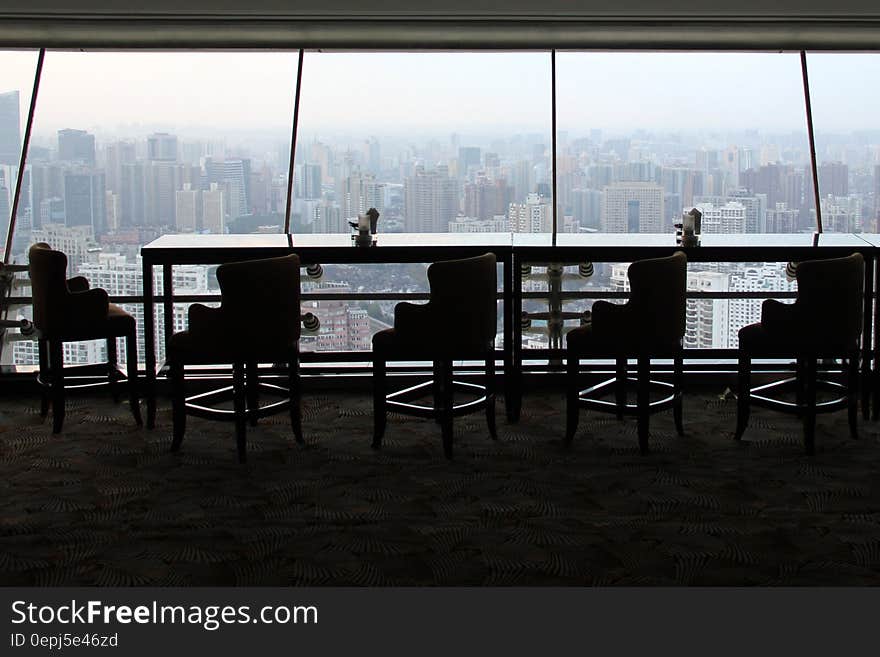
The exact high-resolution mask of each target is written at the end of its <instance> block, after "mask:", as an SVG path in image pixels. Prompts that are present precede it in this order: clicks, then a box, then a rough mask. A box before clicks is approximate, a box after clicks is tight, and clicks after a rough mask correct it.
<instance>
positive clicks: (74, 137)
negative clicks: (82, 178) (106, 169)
mask: <svg viewBox="0 0 880 657" xmlns="http://www.w3.org/2000/svg"><path fill="white" fill-rule="evenodd" d="M58 159H59V160H62V161H64V162H78V163H81V164H85V165H87V166H90V167H93V166H95V135H92V134H89V133H88V132H86V131H85V130H73V129H71V128H66V129H64V130H59V131H58Z"/></svg>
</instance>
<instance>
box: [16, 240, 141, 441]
mask: <svg viewBox="0 0 880 657" xmlns="http://www.w3.org/2000/svg"><path fill="white" fill-rule="evenodd" d="M28 271H29V274H30V279H31V287H32V289H33V311H34V327H35V328H36V330H37V331H38V335H39V337H38V347H39V364H40V372H39V375H38V376H37V382H38V383H39V385H40V387H41V397H42V398H41V404H40V415H41V416H42V417H44V418H45V417H46V416H47V415H48V414H49V401H50V397H51V402H52V431H53V433H60V432H61V429H62V427H63V424H64V390H65V383H66V381H67V380H68V379H71V378H73V377H79V376H88V375H93V376H94V375H95V374H98V375H101V376H102V377H103V376H106V377H107V379H106V382H101V383H100V385H104V383H106V384H107V385H109V387H110V389H111V391H112V394H113V398H114V400H115V401H118V391H117V381H119V380H120V379H121V378H122V377H121V376H120V373H119V370H118V369H117V367H118V366H117V353H116V339H117V338H125V349H126V366H127V370H128V393H129V402H130V404H131V413H132V415H133V416H134V420H135V422H136V423H137V425H138V426H141V425H142V424H143V422H142V420H141V411H140V401H139V398H138V380H137V366H138V358H137V339H136V329H137V327H136V323H135V319H134V317H132V316H131V315H129V314H128V313H127V312H125V311H124V310H123V309H122V308H120V307H119V306H117V305H114V304H112V303H110V302H109V300H108V297H107V292H106V291H105V290H102V289H101V288H89V282H88V281H87V280H86V279H85V278H83V277H82V276H75V277H74V278H70V279H68V278H67V256H66V255H64V253H62V252H61V251H55V250H54V249H52V247H50V246H49V245H48V244H46V243H45V242H39V243H37V244H34V245H33V246H32V247H31V248H30V250H29V251H28ZM82 340H106V341H107V363H106V364H101V365H81V366H73V367H65V366H64V343H65V342H79V341H82ZM92 385H96V384H94V383H92V384H88V383H87V384H80V385H71V386H69V387H70V388H83V387H88V386H92Z"/></svg>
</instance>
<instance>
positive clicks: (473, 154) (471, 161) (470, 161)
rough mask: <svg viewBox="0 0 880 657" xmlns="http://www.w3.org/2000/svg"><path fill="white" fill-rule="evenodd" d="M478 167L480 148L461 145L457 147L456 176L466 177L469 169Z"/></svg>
mask: <svg viewBox="0 0 880 657" xmlns="http://www.w3.org/2000/svg"><path fill="white" fill-rule="evenodd" d="M479 168H480V149H479V148H477V147H476V146H462V147H460V148H459V149H458V177H459V178H466V177H467V175H468V172H469V171H470V170H471V169H479Z"/></svg>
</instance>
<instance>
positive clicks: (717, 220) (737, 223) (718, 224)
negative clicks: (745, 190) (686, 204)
mask: <svg viewBox="0 0 880 657" xmlns="http://www.w3.org/2000/svg"><path fill="white" fill-rule="evenodd" d="M696 207H697V209H698V210H699V211H700V212H701V213H702V214H703V218H702V222H701V229H702V232H703V233H712V234H717V233H724V234H727V235H731V234H737V233H742V232H743V231H744V229H745V223H746V208H745V206H744V205H743V204H742V203H738V202H736V201H730V202H728V203H725V204H724V205H714V204H713V203H698V204H697V206H696Z"/></svg>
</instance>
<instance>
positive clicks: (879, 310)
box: [865, 257, 880, 420]
mask: <svg viewBox="0 0 880 657" xmlns="http://www.w3.org/2000/svg"><path fill="white" fill-rule="evenodd" d="M868 263H869V267H870V268H871V269H873V276H874V294H876V292H877V290H878V288H880V286H878V281H880V261H878V259H877V258H876V257H874V258H871V259H869V260H868ZM874 294H871V295H870V296H867V295H866V296H867V300H868V308H867V311H868V315H869V317H871V319H872V321H873V324H874V325H873V329H874V333H873V338H874V342H873V344H871V345H869V350H868V355H869V361H870V362H869V363H868V372H869V376H868V379H867V381H866V382H865V383H866V384H868V385H869V386H870V387H871V410H872V414H871V415H872V418H873V419H874V420H876V419H877V417H878V416H880V385H878V384H880V379H878V371H877V370H878V369H880V358H878V354H877V352H878V350H880V303H877V302H876V301H875V299H874ZM872 311H873V312H872ZM868 335H871V334H870V333H869V334H868Z"/></svg>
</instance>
